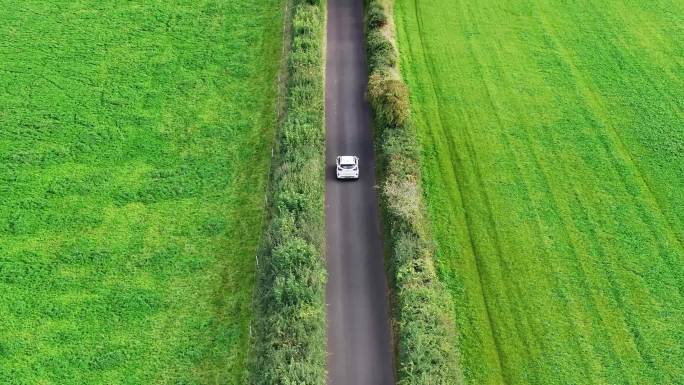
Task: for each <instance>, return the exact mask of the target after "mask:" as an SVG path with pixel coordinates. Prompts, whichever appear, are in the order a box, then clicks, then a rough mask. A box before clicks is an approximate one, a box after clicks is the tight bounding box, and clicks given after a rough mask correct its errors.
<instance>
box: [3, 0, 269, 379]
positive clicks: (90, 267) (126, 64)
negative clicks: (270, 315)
mask: <svg viewBox="0 0 684 385" xmlns="http://www.w3.org/2000/svg"><path fill="white" fill-rule="evenodd" d="M282 5H283V2H282V1H280V0H259V1H249V0H231V1H218V2H217V1H205V0H197V1H191V2H189V1H182V2H177V1H174V2H166V1H145V2H120V1H102V0H100V1H90V0H75V1H67V2H54V1H40V0H39V1H14V0H1V1H0V36H2V39H1V40H0V383H2V384H31V385H33V384H106V385H111V384H203V383H207V384H209V383H211V384H214V383H222V384H244V375H245V373H244V371H245V360H246V357H245V353H244V352H245V351H246V348H247V346H248V343H249V320H250V318H251V311H252V305H251V302H252V289H253V282H254V279H253V276H254V264H255V254H256V251H257V246H258V243H259V239H260V236H261V231H260V230H261V227H262V226H261V223H262V218H263V216H264V212H263V211H264V210H263V207H264V193H265V191H266V182H267V177H268V172H269V164H270V163H269V160H270V152H271V142H272V138H273V134H274V126H275V121H276V119H275V99H276V98H275V97H276V87H275V76H276V71H277V67H278V62H279V58H280V55H281V48H282V43H281V42H282V17H283V15H282Z"/></svg>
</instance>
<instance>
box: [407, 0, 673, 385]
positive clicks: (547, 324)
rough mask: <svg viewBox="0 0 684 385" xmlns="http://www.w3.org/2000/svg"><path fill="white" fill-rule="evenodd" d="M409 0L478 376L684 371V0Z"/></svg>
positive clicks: (448, 251) (413, 61) (423, 141)
mask: <svg viewBox="0 0 684 385" xmlns="http://www.w3.org/2000/svg"><path fill="white" fill-rule="evenodd" d="M395 12H396V15H395V16H396V21H397V27H398V28H397V29H398V31H397V32H398V40H399V47H400V52H401V69H402V74H403V77H404V79H405V80H406V81H407V82H408V85H409V88H410V90H411V108H412V121H413V122H414V123H415V125H416V128H417V130H418V133H419V137H420V145H421V146H420V148H421V156H420V160H421V161H420V163H421V165H422V172H423V177H422V179H423V186H424V188H425V194H424V195H425V196H426V198H427V199H426V201H427V206H428V212H429V218H430V223H431V230H432V232H433V234H434V235H435V238H436V243H437V254H436V256H437V264H438V272H439V276H440V278H441V280H442V282H443V283H444V284H445V285H447V287H448V288H449V291H450V293H451V296H452V298H453V301H452V304H453V314H454V315H455V317H456V322H455V324H454V328H455V329H457V330H458V331H459V335H458V336H459V337H458V351H459V355H460V359H461V365H462V367H463V373H464V376H465V380H466V383H468V384H501V383H507V384H618V383H619V384H681V383H684V366H682V364H681V363H682V362H684V333H683V330H684V329H683V328H682V325H684V205H683V204H682V202H684V130H683V126H682V121H683V119H684V104H682V102H683V101H684V72H683V68H684V67H683V65H684V63H683V62H682V60H681V58H682V53H683V52H684V40H683V39H682V38H681V36H684V25H683V24H682V22H681V20H684V4H683V3H681V2H677V1H652V2H623V1H613V0H610V1H602V2H591V1H577V2H563V1H552V0H542V1H534V2H530V1H508V2H500V1H480V2H468V1H452V0H433V1H414V0H397V4H396V7H395Z"/></svg>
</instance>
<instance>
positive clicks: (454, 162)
mask: <svg viewBox="0 0 684 385" xmlns="http://www.w3.org/2000/svg"><path fill="white" fill-rule="evenodd" d="M418 2H419V0H414V12H415V20H416V23H417V26H418V34H417V36H418V40H419V44H420V46H421V47H423V49H422V59H423V61H424V62H425V64H426V66H427V68H428V72H427V73H428V77H429V79H428V80H429V86H430V91H431V92H430V93H431V94H432V96H433V98H434V100H435V102H436V105H437V115H438V118H439V124H438V126H439V127H440V129H441V131H442V132H441V133H442V135H443V137H444V138H445V139H447V141H448V142H450V143H448V144H447V146H445V147H444V149H445V150H446V154H447V158H449V159H451V161H450V162H449V163H450V164H451V165H452V168H451V171H452V172H453V175H454V180H455V183H454V187H455V189H456V190H457V191H458V196H459V198H460V199H459V201H458V202H455V199H454V198H453V197H452V196H450V199H451V200H452V204H454V203H455V204H454V206H455V207H459V206H460V207H461V209H462V212H463V213H464V217H465V220H466V223H467V228H466V230H465V231H466V233H467V236H468V242H469V246H470V250H472V256H473V258H474V260H475V268H476V271H477V275H478V280H479V285H480V290H481V293H482V300H483V302H484V305H485V306H484V310H485V313H486V314H485V316H486V319H487V322H488V324H489V329H490V332H491V335H492V338H493V342H494V346H495V352H496V361H497V362H496V366H497V367H498V369H499V372H500V373H501V374H502V377H501V381H502V383H503V384H506V377H507V376H506V375H505V371H504V366H503V365H502V358H501V352H502V350H501V346H500V341H499V339H500V337H499V336H498V335H497V330H496V328H495V327H494V323H493V320H492V316H491V314H490V311H489V308H490V306H491V303H490V300H489V298H488V297H487V295H486V294H485V290H484V287H485V285H484V284H483V283H484V282H486V280H487V278H485V276H484V274H483V272H482V270H483V267H482V264H481V260H480V258H479V256H478V251H477V250H478V248H477V246H476V242H475V239H474V238H473V234H472V231H473V230H472V229H473V225H472V220H471V218H470V213H469V210H468V207H467V204H466V202H465V199H466V198H465V197H464V192H463V191H461V188H460V186H463V178H462V177H461V176H460V175H459V172H458V171H457V167H458V165H461V161H460V159H459V158H458V157H457V156H456V155H455V154H454V153H453V151H452V148H454V145H453V143H452V139H451V136H450V135H449V133H448V132H446V131H445V130H444V127H447V126H448V124H447V122H446V120H445V118H444V116H443V115H442V111H443V108H444V106H442V105H441V103H440V101H439V100H440V99H439V97H438V96H437V90H436V88H435V84H436V83H435V80H436V78H435V74H434V69H433V67H434V64H433V63H432V61H431V60H430V57H429V56H428V55H427V54H426V50H427V46H426V44H425V41H424V38H423V36H424V28H423V24H422V18H421V15H420V12H419V9H420V7H419V5H418ZM427 126H428V127H432V125H430V124H428V125H427ZM430 134H431V136H432V137H433V141H434V142H435V143H439V140H438V138H436V137H435V135H434V131H433V130H432V128H430Z"/></svg>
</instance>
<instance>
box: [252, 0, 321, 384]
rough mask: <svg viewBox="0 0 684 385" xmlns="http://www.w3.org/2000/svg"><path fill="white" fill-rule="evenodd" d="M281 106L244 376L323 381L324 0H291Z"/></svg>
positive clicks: (270, 380) (266, 380)
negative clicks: (246, 366)
mask: <svg viewBox="0 0 684 385" xmlns="http://www.w3.org/2000/svg"><path fill="white" fill-rule="evenodd" d="M290 5H291V6H292V11H291V17H290V22H291V41H290V51H289V57H288V64H287V71H286V72H287V85H286V91H285V98H286V100H285V113H284V119H283V123H282V124H281V126H280V132H279V135H278V138H277V141H276V142H277V143H276V148H277V150H276V152H275V160H274V165H273V180H272V182H271V183H272V185H271V193H270V200H269V210H270V218H269V227H268V228H267V229H266V233H265V237H264V241H263V246H262V251H261V252H260V255H259V260H258V264H257V284H256V288H255V294H254V302H255V305H254V306H255V312H254V313H255V314H254V320H253V326H254V336H253V339H254V340H253V352H252V353H251V357H252V358H251V362H250V374H249V377H250V379H249V382H250V383H251V384H263V385H273V384H299V385H323V384H325V381H326V371H325V356H326V351H325V346H326V342H325V341H326V340H325V338H326V334H325V282H326V272H325V259H324V255H323V252H324V244H325V239H324V218H323V210H324V208H323V200H324V198H323V196H324V185H323V181H324V169H325V168H324V151H323V149H324V146H325V143H324V131H323V119H324V105H323V100H324V91H323V66H324V59H323V47H324V44H323V36H324V28H325V13H324V12H325V5H324V3H323V2H321V1H319V0H293V1H292V2H291V3H290Z"/></svg>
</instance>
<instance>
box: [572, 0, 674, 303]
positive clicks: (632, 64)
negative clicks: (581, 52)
mask: <svg viewBox="0 0 684 385" xmlns="http://www.w3.org/2000/svg"><path fill="white" fill-rule="evenodd" d="M590 4H591V6H592V7H593V12H592V13H593V14H596V15H599V14H601V10H600V9H599V8H597V7H596V5H595V4H593V3H590ZM601 19H602V20H605V21H606V22H603V23H595V25H598V26H599V27H598V28H600V31H601V35H605V36H607V37H608V39H604V41H605V44H606V45H607V46H608V47H609V48H610V51H611V52H616V53H617V54H615V55H618V54H621V53H622V50H621V48H626V50H627V51H630V52H631V49H630V46H631V45H630V44H624V45H623V46H622V47H618V46H617V45H616V44H614V43H613V42H614V41H620V40H622V39H621V38H620V35H619V34H617V33H616V32H613V31H612V28H613V25H614V23H611V22H610V20H611V17H610V15H607V14H605V13H604V15H603V17H601ZM621 33H622V34H623V35H625V34H627V31H624V30H623V31H621ZM631 59H632V60H623V61H622V63H623V66H624V67H625V68H624V69H631V70H633V71H634V72H637V73H638V74H639V78H642V79H645V80H646V81H647V82H648V83H649V85H650V86H651V88H652V89H654V90H655V91H656V92H657V93H658V95H659V96H662V98H660V99H659V100H663V102H664V103H665V104H668V105H669V106H670V107H671V109H672V110H674V111H676V110H677V108H676V107H675V106H674V104H673V103H672V102H671V100H675V98H674V97H673V95H671V94H670V93H667V95H666V94H665V93H664V92H662V91H661V90H660V89H659V88H658V86H657V85H656V82H655V81H654V80H653V78H652V77H651V76H650V73H648V72H647V71H645V70H644V68H643V67H642V66H641V65H640V64H639V61H638V60H637V59H636V57H635V56H634V55H633V57H632V58H631ZM583 83H585V84H590V82H589V81H584V80H583ZM589 87H590V86H588V89H589V92H591V93H592V94H596V93H597V92H596V90H593V89H591V88H589ZM597 87H598V86H597ZM595 102H596V106H597V107H599V108H600V110H599V113H600V114H601V115H600V116H599V118H600V120H601V121H602V122H603V125H604V126H606V127H608V128H609V129H612V131H614V132H615V134H616V138H617V139H618V143H617V144H618V145H621V146H624V148H625V151H627V155H628V156H629V157H628V161H629V162H630V163H631V164H628V166H632V167H633V169H634V170H636V174H637V176H638V178H641V179H643V182H644V185H645V186H646V188H647V193H648V194H647V195H649V197H650V198H651V199H652V201H653V203H654V204H655V207H652V208H655V210H653V209H651V210H649V209H648V207H646V205H647V203H648V202H642V201H641V200H638V199H637V197H636V196H634V197H633V202H634V206H635V207H636V208H637V209H638V210H639V215H640V217H641V218H640V219H641V220H642V221H643V222H644V223H646V224H648V225H649V227H650V232H651V235H652V236H653V238H654V239H656V240H657V242H658V245H659V248H661V249H667V248H666V247H663V246H662V245H664V244H665V245H667V244H668V243H670V241H674V242H675V243H678V246H679V250H680V251H681V252H684V241H683V239H684V232H677V231H676V228H677V227H681V224H680V223H679V222H678V220H677V217H676V216H675V217H674V218H670V217H669V216H668V215H667V214H666V210H664V208H663V206H664V204H663V203H662V202H661V201H660V199H659V198H658V196H657V195H656V194H655V193H654V190H653V188H652V183H651V182H650V181H649V178H648V177H647V176H646V174H645V173H644V172H643V170H642V169H641V168H640V166H639V164H638V162H637V161H636V159H635V158H634V156H633V155H632V154H631V152H630V151H629V146H627V144H626V142H625V141H624V140H623V139H622V136H621V135H620V133H619V131H618V130H617V129H615V128H614V125H613V124H609V123H612V120H613V119H611V118H610V115H609V114H607V112H606V110H605V108H604V107H603V104H602V103H600V102H599V100H598V99H596V100H595ZM614 153H615V152H614ZM618 162H619V161H618V160H616V164H618ZM624 178H625V180H627V179H628V178H627V177H626V176H625V177H624ZM625 184H626V185H628V183H627V182H625ZM651 213H654V214H653V215H651ZM656 213H659V214H660V216H659V215H657V214H656ZM657 223H664V224H665V226H664V227H666V228H668V227H669V228H668V230H671V232H672V233H671V234H670V235H671V237H667V236H662V235H661V231H660V228H659V227H661V226H658V225H657ZM667 238H670V239H667ZM661 254H662V253H661ZM664 262H665V263H666V264H668V266H669V267H670V270H671V271H673V272H676V271H677V270H681V267H680V266H681V264H680V263H678V261H672V260H670V259H667V258H665V259H664ZM675 275H676V273H675ZM679 276H681V277H684V272H682V274H679ZM678 289H679V295H680V296H684V279H680V280H679V287H678Z"/></svg>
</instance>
